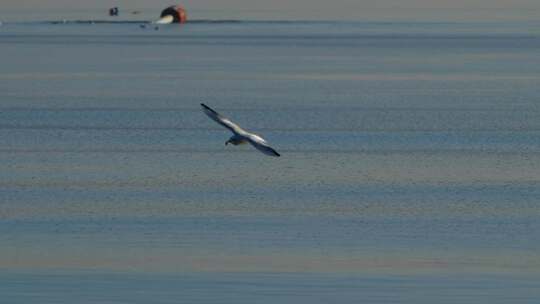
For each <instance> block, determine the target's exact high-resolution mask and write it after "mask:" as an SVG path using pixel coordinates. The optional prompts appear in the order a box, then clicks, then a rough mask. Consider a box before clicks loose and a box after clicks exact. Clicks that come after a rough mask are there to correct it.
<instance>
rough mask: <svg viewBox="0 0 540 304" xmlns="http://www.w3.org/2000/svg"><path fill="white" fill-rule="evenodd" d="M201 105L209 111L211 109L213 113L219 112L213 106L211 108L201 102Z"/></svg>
mask: <svg viewBox="0 0 540 304" xmlns="http://www.w3.org/2000/svg"><path fill="white" fill-rule="evenodd" d="M201 106H202V107H203V108H205V109H206V110H208V111H210V112H212V113H214V114H216V115H218V113H217V112H216V111H214V110H213V109H212V108H210V107H209V106H207V105H205V104H204V103H201Z"/></svg>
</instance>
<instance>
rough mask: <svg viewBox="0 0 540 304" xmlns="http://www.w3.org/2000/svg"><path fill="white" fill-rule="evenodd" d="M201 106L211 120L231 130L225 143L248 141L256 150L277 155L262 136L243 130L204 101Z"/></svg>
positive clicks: (243, 142) (238, 143) (235, 143)
mask: <svg viewBox="0 0 540 304" xmlns="http://www.w3.org/2000/svg"><path fill="white" fill-rule="evenodd" d="M201 106H202V107H203V111H204V113H205V114H206V115H208V117H210V118H211V119H212V120H214V121H215V122H217V123H218V124H220V125H222V126H224V127H225V128H227V129H229V130H230V131H231V132H233V136H231V138H229V140H227V141H226V142H225V145H228V144H229V143H230V144H233V145H235V146H237V145H242V144H245V143H250V144H251V145H252V146H253V147H255V148H256V149H257V150H259V151H261V152H262V153H264V154H266V155H270V156H275V157H279V156H280V155H279V153H277V152H276V150H274V149H272V147H270V146H269V145H268V143H267V142H266V140H264V138H262V137H260V136H259V135H257V134H253V133H249V132H247V131H245V130H244V129H242V128H240V127H239V126H238V125H237V124H235V123H234V122H232V121H230V120H229V119H228V118H226V117H223V116H222V115H221V114H219V113H218V112H216V111H214V110H212V109H211V108H210V107H209V106H207V105H205V104H204V103H201Z"/></svg>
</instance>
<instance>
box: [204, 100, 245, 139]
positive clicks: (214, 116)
mask: <svg viewBox="0 0 540 304" xmlns="http://www.w3.org/2000/svg"><path fill="white" fill-rule="evenodd" d="M201 106H202V107H203V110H204V113H205V114H206V115H208V117H210V118H212V120H214V121H215V122H217V123H218V124H220V125H222V126H224V127H225V128H227V129H229V130H231V132H233V133H235V134H239V133H242V134H243V133H246V131H244V130H242V128H240V127H239V126H238V125H237V124H235V123H234V122H232V121H230V120H229V119H228V118H226V117H223V116H222V115H221V114H219V113H218V112H216V111H214V110H212V109H211V108H210V107H209V106H207V105H205V104H204V103H201Z"/></svg>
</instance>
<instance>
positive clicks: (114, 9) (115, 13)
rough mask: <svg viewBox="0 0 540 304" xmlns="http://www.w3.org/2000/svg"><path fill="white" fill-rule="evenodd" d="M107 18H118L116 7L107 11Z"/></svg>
mask: <svg viewBox="0 0 540 304" xmlns="http://www.w3.org/2000/svg"><path fill="white" fill-rule="evenodd" d="M109 16H118V7H116V6H115V7H111V8H110V9H109Z"/></svg>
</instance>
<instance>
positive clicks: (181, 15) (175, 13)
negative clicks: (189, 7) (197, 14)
mask: <svg viewBox="0 0 540 304" xmlns="http://www.w3.org/2000/svg"><path fill="white" fill-rule="evenodd" d="M160 17H161V18H160V19H159V20H158V22H157V23H186V21H187V13H186V10H185V9H184V8H183V7H182V6H180V5H173V6H169V7H167V8H166V9H164V10H163V11H162V12H161V16H160Z"/></svg>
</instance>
